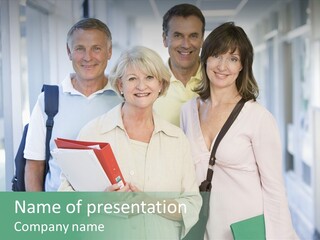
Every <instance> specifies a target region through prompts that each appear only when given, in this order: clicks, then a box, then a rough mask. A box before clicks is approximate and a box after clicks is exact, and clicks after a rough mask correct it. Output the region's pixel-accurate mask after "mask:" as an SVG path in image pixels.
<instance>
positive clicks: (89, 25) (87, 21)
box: [67, 18, 112, 45]
mask: <svg viewBox="0 0 320 240" xmlns="http://www.w3.org/2000/svg"><path fill="white" fill-rule="evenodd" d="M78 29H84V30H89V29H96V30H99V31H101V32H104V33H105V34H106V36H107V38H108V39H109V40H110V41H112V36H111V32H110V30H109V28H108V26H107V25H106V24H104V23H103V22H102V21H100V20H99V19H96V18H84V19H82V20H80V21H78V22H77V23H75V24H74V25H73V26H72V27H71V28H70V30H69V32H68V34H67V45H68V43H69V41H70V39H71V38H72V35H73V33H74V31H76V30H78Z"/></svg>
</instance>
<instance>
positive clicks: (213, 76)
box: [206, 49, 242, 88]
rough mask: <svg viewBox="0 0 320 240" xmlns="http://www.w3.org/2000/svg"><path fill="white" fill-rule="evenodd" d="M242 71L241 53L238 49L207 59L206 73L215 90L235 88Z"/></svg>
mask: <svg viewBox="0 0 320 240" xmlns="http://www.w3.org/2000/svg"><path fill="white" fill-rule="evenodd" d="M241 70H242V64H241V59H240V53H239V51H238V49H236V51H234V52H233V53H231V52H230V51H229V52H227V53H225V54H221V55H216V56H210V57H209V58H208V59H207V67H206V72H207V75H208V77H209V80H210V84H211V85H212V86H214V87H215V88H226V87H229V86H233V85H234V86H235V84H236V79H237V77H238V75H239V72H240V71H241Z"/></svg>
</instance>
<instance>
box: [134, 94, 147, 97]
mask: <svg viewBox="0 0 320 240" xmlns="http://www.w3.org/2000/svg"><path fill="white" fill-rule="evenodd" d="M134 95H135V96H136V97H148V96H149V95H150V93H135V94H134Z"/></svg>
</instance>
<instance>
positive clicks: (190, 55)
mask: <svg viewBox="0 0 320 240" xmlns="http://www.w3.org/2000/svg"><path fill="white" fill-rule="evenodd" d="M202 43H203V34H202V22H201V20H200V19H199V18H197V17H196V16H189V17H186V18H185V17H180V16H175V17H172V18H171V19H170V21H169V24H168V33H167V35H165V33H163V44H164V46H165V47H167V48H168V51H169V55H170V64H171V68H174V69H178V70H179V69H180V70H189V69H192V68H194V66H197V64H198V61H199V53H200V49H201V46H202Z"/></svg>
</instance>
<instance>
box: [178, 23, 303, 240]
mask: <svg viewBox="0 0 320 240" xmlns="http://www.w3.org/2000/svg"><path fill="white" fill-rule="evenodd" d="M201 63H202V66H203V69H202V70H203V76H204V77H203V80H202V82H201V83H200V85H199V86H198V88H197V89H196V90H195V91H196V92H197V93H198V94H199V97H198V98H195V99H193V100H190V101H189V102H187V103H186V104H185V105H184V106H183V107H182V113H181V127H182V128H183V130H184V132H185V133H186V135H187V137H188V138H189V140H190V142H191V145H192V149H191V150H192V155H193V159H194V163H195V167H196V173H197V181H198V184H199V185H200V183H201V182H202V181H203V180H204V179H205V178H206V173H207V169H208V163H209V156H210V153H211V149H212V146H213V144H214V141H215V138H216V136H217V134H218V133H219V131H220V130H221V127H222V126H223V124H224V123H225V122H226V119H227V118H228V116H229V115H230V113H231V111H232V109H233V108H234V106H235V105H236V103H237V102H238V101H239V100H240V99H241V98H244V99H245V100H247V102H246V104H245V105H244V107H243V109H242V110H241V112H240V114H239V116H238V117H237V119H236V120H235V122H234V123H233V125H232V126H231V128H230V129H229V130H228V132H227V133H226V135H225V136H224V138H223V139H222V140H221V142H220V145H219V147H218V149H217V152H216V163H215V166H214V174H213V179H212V192H211V198H210V216H209V219H208V223H207V230H206V234H205V238H206V239H214V240H215V239H218V240H227V239H233V237H232V233H231V230H230V224H232V223H234V222H237V221H240V220H243V219H246V218H250V217H254V216H257V215H260V214H264V218H265V227H266V238H267V239H286V240H287V239H297V238H298V237H297V235H296V233H295V231H294V229H293V227H292V223H291V217H290V212H289V208H288V203H287V198H286V192H285V187H284V182H283V176H282V158H281V155H282V154H281V143H280V136H279V131H278V128H277V124H276V121H275V119H274V117H273V116H272V115H271V113H270V112H268V111H267V110H266V109H265V108H264V107H263V106H261V105H260V104H259V103H257V102H256V98H257V96H258V94H259V89H258V85H257V82H256V80H255V78H254V76H253V72H252V63H253V47H252V45H251V43H250V40H249V39H248V37H247V35H246V33H245V32H244V31H243V29H242V28H240V27H238V26H235V25H234V23H232V22H229V23H225V24H222V25H221V26H219V27H218V28H216V29H215V30H213V31H212V32H211V33H210V35H209V36H208V37H207V38H206V40H205V42H204V44H203V47H202V52H201Z"/></svg>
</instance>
